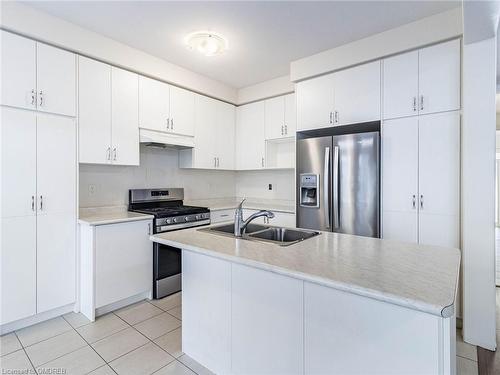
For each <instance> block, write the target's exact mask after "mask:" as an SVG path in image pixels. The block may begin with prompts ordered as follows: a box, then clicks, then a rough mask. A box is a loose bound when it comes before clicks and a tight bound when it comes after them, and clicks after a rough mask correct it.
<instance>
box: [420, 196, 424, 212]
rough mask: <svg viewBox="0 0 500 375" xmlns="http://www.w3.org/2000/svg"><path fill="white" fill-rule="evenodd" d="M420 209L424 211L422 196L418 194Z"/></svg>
mask: <svg viewBox="0 0 500 375" xmlns="http://www.w3.org/2000/svg"><path fill="white" fill-rule="evenodd" d="M420 209H422V210H423V209H424V195H423V194H420Z"/></svg>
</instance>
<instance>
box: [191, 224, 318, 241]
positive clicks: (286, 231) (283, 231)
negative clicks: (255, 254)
mask: <svg viewBox="0 0 500 375" xmlns="http://www.w3.org/2000/svg"><path fill="white" fill-rule="evenodd" d="M198 230H200V231H203V232H208V233H212V234H219V235H223V236H228V237H234V223H230V224H221V225H217V226H213V227H209V228H203V229H198ZM318 234H320V232H316V231H312V230H305V229H291V228H282V227H271V226H266V225H260V224H252V223H250V224H248V225H247V227H246V230H245V233H244V234H243V236H242V237H241V238H242V239H245V240H254V241H264V242H271V243H275V244H277V245H280V246H290V245H293V244H295V243H297V242H300V241H304V240H307V239H308V238H311V237H314V236H317V235H318Z"/></svg>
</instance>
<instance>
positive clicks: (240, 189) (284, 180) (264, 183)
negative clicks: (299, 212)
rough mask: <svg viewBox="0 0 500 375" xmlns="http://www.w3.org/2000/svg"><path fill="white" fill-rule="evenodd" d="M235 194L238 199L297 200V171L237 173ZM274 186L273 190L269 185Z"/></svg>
mask: <svg viewBox="0 0 500 375" xmlns="http://www.w3.org/2000/svg"><path fill="white" fill-rule="evenodd" d="M235 184H236V186H235V193H236V196H237V197H241V198H244V197H249V198H258V199H273V200H282V201H294V200H295V171H294V170H293V169H289V170H268V171H242V172H236V179H235ZM269 184H272V185H273V190H269V189H268V185H269Z"/></svg>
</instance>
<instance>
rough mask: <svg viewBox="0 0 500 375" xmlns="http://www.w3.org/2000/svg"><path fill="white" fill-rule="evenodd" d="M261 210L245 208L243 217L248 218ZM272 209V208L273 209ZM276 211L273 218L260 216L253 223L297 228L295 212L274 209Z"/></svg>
mask: <svg viewBox="0 0 500 375" xmlns="http://www.w3.org/2000/svg"><path fill="white" fill-rule="evenodd" d="M258 211H259V210H251V209H247V208H245V209H243V219H246V218H247V217H249V216H250V215H252V214H254V213H256V212H258ZM271 211H272V210H271ZM272 212H273V213H274V217H273V218H272V219H268V218H265V217H258V218H257V219H255V220H254V221H253V223H257V224H270V225H275V226H280V227H289V228H295V226H296V222H295V214H292V213H288V212H277V211H272Z"/></svg>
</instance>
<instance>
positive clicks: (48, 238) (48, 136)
mask: <svg viewBox="0 0 500 375" xmlns="http://www.w3.org/2000/svg"><path fill="white" fill-rule="evenodd" d="M54 145H57V147H54ZM76 165H77V161H76V125H75V121H74V120H73V119H70V118H66V117H59V116H52V115H43V114H40V115H38V116H37V193H38V216H37V273H36V277H37V313H40V312H43V311H47V310H50V309H54V308H56V307H61V306H64V305H67V304H70V303H73V302H74V301H75V257H76V204H77V201H76V199H77V197H76Z"/></svg>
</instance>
